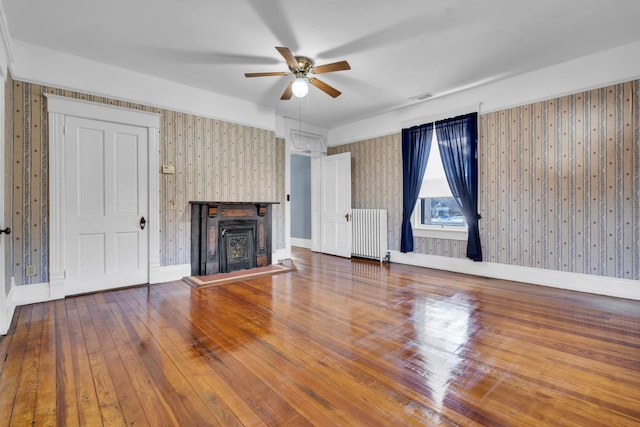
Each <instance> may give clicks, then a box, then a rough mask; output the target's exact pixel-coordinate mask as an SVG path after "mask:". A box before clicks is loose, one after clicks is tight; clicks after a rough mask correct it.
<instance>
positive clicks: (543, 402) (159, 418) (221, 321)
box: [0, 249, 640, 427]
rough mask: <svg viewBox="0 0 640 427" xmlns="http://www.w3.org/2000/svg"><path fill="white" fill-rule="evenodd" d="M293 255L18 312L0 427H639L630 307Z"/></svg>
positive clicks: (0, 392) (638, 318) (637, 362)
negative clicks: (238, 270)
mask: <svg viewBox="0 0 640 427" xmlns="http://www.w3.org/2000/svg"><path fill="white" fill-rule="evenodd" d="M293 254H294V262H295V263H296V267H297V271H296V272H291V273H286V274H281V275H276V276H270V277H260V278H254V279H250V280H241V281H238V282H234V283H229V284H224V285H220V286H213V287H208V288H202V289H194V288H192V287H190V286H188V285H187V284H185V283H184V282H169V283H163V284H158V285H152V286H150V287H139V288H130V289H122V290H116V291H110V292H104V293H99V294H92V295H83V296H77V297H71V298H67V299H65V300H63V301H55V302H51V303H44V304H36V305H31V306H25V307H19V308H18V309H17V310H16V317H15V320H14V322H13V325H14V326H13V327H12V329H11V331H10V335H9V336H6V337H2V338H0V351H4V352H5V354H6V360H5V361H4V362H3V365H2V369H1V370H0V427H1V426H23V425H28V424H36V425H40V424H45V425H60V426H67V425H82V426H84V425H91V426H93V425H97V426H99V425H143V426H144V425H149V426H181V425H205V426H209V425H211V426H215V425H223V426H242V425H246V426H262V425H265V426H283V425H292V426H296V427H297V426H305V425H366V426H387V425H407V426H424V425H427V426H431V425H442V426H449V427H452V426H465V427H466V426H527V427H528V426H534V425H535V426H586V425H588V426H631V425H640V301H630V300H624V299H616V298H609V297H602V296H597V295H588V294H581V293H576V292H570V291H564V290H559V289H552V288H545V287H541V286H532V285H524V284H520V283H513V282H509V281H503V280H495V279H485V278H480V277H474V276H469V275H462V274H455V273H450V272H445V271H438V270H430V269H423V268H418V267H412V266H406V265H399V264H391V265H388V264H384V265H380V264H379V263H371V262H367V261H358V260H347V259H342V258H337V257H333V256H327V255H322V254H317V253H312V252H310V251H308V250H298V249H295V250H294V252H293ZM54 373H55V375H54Z"/></svg>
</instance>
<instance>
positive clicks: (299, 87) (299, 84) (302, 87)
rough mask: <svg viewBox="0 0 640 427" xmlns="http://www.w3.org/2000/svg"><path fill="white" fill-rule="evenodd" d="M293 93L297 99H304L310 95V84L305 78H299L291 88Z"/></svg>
mask: <svg viewBox="0 0 640 427" xmlns="http://www.w3.org/2000/svg"><path fill="white" fill-rule="evenodd" d="M291 92H293V96H295V97H296V98H304V97H305V96H307V93H309V84H308V83H307V79H305V78H304V77H297V78H296V79H295V80H294V82H293V85H292V86H291Z"/></svg>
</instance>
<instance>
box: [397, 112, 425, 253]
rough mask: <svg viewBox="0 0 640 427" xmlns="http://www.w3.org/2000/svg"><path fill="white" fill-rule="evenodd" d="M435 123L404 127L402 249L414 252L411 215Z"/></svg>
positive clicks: (416, 199)
mask: <svg viewBox="0 0 640 427" xmlns="http://www.w3.org/2000/svg"><path fill="white" fill-rule="evenodd" d="M432 136H433V123H428V124H425V125H420V126H414V127H412V128H409V129H402V230H401V234H400V251H401V252H405V253H406V252H413V230H412V229H411V215H412V214H413V208H414V207H415V206H416V202H417V201H418V195H419V194H420V187H421V186H422V178H423V177H424V171H425V170H426V169H427V161H428V160H429V150H431V137H432Z"/></svg>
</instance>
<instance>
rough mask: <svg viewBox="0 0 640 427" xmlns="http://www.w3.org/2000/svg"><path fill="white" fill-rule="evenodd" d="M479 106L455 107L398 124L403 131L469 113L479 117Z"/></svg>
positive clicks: (480, 103) (479, 104) (478, 104)
mask: <svg viewBox="0 0 640 427" xmlns="http://www.w3.org/2000/svg"><path fill="white" fill-rule="evenodd" d="M481 106H482V102H479V103H477V104H469V105H464V106H461V107H456V108H454V109H450V110H447V111H443V112H439V113H435V114H430V115H427V116H420V117H415V118H413V119H410V120H404V121H401V122H400V125H401V127H402V128H403V129H405V128H409V127H411V126H419V125H423V124H425V123H434V122H437V121H438V120H444V119H451V118H453V117H456V116H462V115H464V114H469V113H478V115H480V107H481Z"/></svg>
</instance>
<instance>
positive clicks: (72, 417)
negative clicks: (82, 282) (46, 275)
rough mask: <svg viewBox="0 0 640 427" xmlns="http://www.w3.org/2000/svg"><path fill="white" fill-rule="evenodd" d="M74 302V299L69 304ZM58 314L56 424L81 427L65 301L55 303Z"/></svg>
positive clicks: (56, 325) (56, 328)
mask: <svg viewBox="0 0 640 427" xmlns="http://www.w3.org/2000/svg"><path fill="white" fill-rule="evenodd" d="M71 301H74V300H73V299H71V300H69V302H71ZM53 304H54V307H55V312H56V322H55V331H56V355H55V359H54V362H55V365H56V385H57V387H56V401H55V402H56V421H57V422H56V424H57V425H60V426H69V427H73V426H79V425H80V424H79V423H80V416H79V414H78V400H77V397H76V371H75V369H74V364H73V358H72V353H73V350H72V347H71V337H70V334H69V332H70V328H69V321H68V319H67V304H66V302H65V301H64V300H58V301H55V302H54V303H53Z"/></svg>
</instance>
